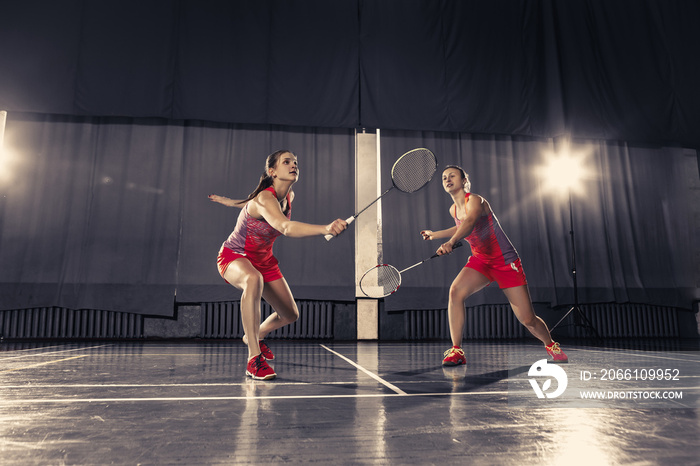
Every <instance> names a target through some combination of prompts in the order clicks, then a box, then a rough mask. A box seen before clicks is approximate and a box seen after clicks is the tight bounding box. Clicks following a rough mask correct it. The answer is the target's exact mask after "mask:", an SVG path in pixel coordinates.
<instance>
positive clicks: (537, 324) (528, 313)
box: [503, 285, 552, 345]
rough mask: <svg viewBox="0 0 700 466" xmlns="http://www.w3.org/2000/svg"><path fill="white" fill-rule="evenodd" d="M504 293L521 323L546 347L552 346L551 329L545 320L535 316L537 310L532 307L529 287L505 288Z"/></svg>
mask: <svg viewBox="0 0 700 466" xmlns="http://www.w3.org/2000/svg"><path fill="white" fill-rule="evenodd" d="M503 292H504V293H505V295H506V297H507V298H508V301H509V302H510V306H511V307H512V308H513V312H514V313H515V316H516V317H517V318H518V320H519V321H520V323H522V324H523V325H524V326H525V327H526V328H527V329H528V330H529V331H530V333H532V334H533V335H534V336H535V337H537V338H538V339H539V340H540V341H541V342H542V343H544V344H545V345H549V344H551V343H552V336H551V335H550V334H549V329H548V328H547V324H545V323H544V320H542V319H541V318H539V317H538V316H537V315H536V314H535V309H534V308H533V307H532V300H531V299H530V290H529V289H528V287H527V285H523V286H516V287H513V288H505V289H504V290H503Z"/></svg>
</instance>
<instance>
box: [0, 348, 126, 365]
mask: <svg viewBox="0 0 700 466" xmlns="http://www.w3.org/2000/svg"><path fill="white" fill-rule="evenodd" d="M105 346H114V345H112V344H109V345H97V346H86V347H84V348H74V349H68V350H61V351H48V352H45V353H34V354H23V355H20V356H10V357H8V358H0V361H8V360H10V359H21V358H33V357H37V356H46V355H47V354H58V353H70V352H72V351H83V350H88V349H94V348H104V347H105ZM35 349H39V348H35Z"/></svg>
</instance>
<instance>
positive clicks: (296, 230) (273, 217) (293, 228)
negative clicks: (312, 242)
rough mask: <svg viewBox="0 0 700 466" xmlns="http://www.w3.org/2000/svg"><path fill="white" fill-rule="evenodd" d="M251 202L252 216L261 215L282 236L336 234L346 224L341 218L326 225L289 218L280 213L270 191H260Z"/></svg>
mask: <svg viewBox="0 0 700 466" xmlns="http://www.w3.org/2000/svg"><path fill="white" fill-rule="evenodd" d="M251 202H252V204H251V206H250V207H249V209H250V214H251V215H253V216H254V217H256V216H261V217H263V218H264V219H265V221H266V222H267V223H269V224H270V225H271V226H272V228H274V229H275V230H277V231H279V232H280V233H282V234H283V235H284V236H289V237H292V238H301V237H304V236H316V235H328V234H331V235H333V236H338V235H339V234H340V233H342V232H343V230H345V229H346V228H347V226H348V224H347V222H346V221H345V220H342V219H336V220H334V221H333V222H331V223H329V224H328V225H314V224H311V223H302V222H295V221H292V220H289V219H288V218H287V216H286V215H284V214H283V213H282V209H281V207H280V204H279V202H277V198H275V196H273V195H272V193H271V192H270V191H263V192H261V193H260V194H258V196H257V197H256V198H255V199H254V200H253V201H251Z"/></svg>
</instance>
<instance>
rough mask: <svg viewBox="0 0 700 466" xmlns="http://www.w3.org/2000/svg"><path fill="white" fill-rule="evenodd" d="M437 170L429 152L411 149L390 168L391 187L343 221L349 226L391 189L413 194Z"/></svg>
mask: <svg viewBox="0 0 700 466" xmlns="http://www.w3.org/2000/svg"><path fill="white" fill-rule="evenodd" d="M436 170H437V159H436V158H435V154H433V153H432V152H431V151H430V150H428V149H424V148H420V149H413V150H410V151H408V152H406V153H405V154H403V155H402V156H401V157H399V158H398V159H397V160H396V162H395V163H394V166H393V167H391V187H390V188H389V189H387V190H386V191H384V192H383V193H382V195H381V196H379V197H378V198H376V199H375V200H374V201H372V202H370V203H369V204H368V205H367V206H366V207H365V208H364V209H362V210H361V211H359V212H357V213H356V214H355V215H353V216H352V217H349V218H347V219H346V220H345V221H346V222H347V223H348V224H351V223H352V222H354V221H355V219H356V218H357V216H358V215H360V214H361V213H362V212H364V211H365V210H367V209H368V208H369V207H370V206H372V205H373V204H374V203H375V202H377V201H378V200H379V199H381V198H382V197H384V195H385V194H387V193H388V192H389V191H391V190H392V189H394V188H396V189H398V190H399V191H403V192H405V193H413V192H416V191H418V190H419V189H420V188H422V187H423V186H425V185H426V184H428V182H429V181H430V180H431V179H432V178H433V175H434V174H435V171H436ZM325 238H326V241H330V240H331V239H333V235H330V234H329V235H325Z"/></svg>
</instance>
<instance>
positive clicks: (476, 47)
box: [0, 0, 700, 147]
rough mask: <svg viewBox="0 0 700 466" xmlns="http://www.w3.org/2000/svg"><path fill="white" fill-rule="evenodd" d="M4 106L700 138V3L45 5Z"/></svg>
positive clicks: (3, 88) (5, 42)
mask: <svg viewBox="0 0 700 466" xmlns="http://www.w3.org/2000/svg"><path fill="white" fill-rule="evenodd" d="M0 11H2V14H1V15H0V70H2V73H0V109H4V110H8V111H10V112H11V113H12V112H37V113H57V114H68V115H89V116H107V115H115V116H128V117H161V118H166V119H175V120H205V121H220V122H225V123H245V124H279V125H291V126H305V127H345V128H354V127H367V128H391V129H403V130H407V129H408V130H418V131H427V130H430V131H449V132H462V133H470V134H476V133H483V134H504V135H521V136H522V135H524V136H535V137H557V136H559V135H561V134H564V133H568V134H570V135H571V136H573V137H575V138H594V139H605V140H625V141H635V142H653V143H656V144H666V143H668V142H671V143H679V144H681V145H685V146H690V147H699V146H700V132H698V131H697V128H698V127H700V88H699V87H698V86H697V83H698V82H700V62H699V61H698V59H697V57H698V56H700V29H699V28H698V27H697V20H698V18H700V2H697V1H695V0H616V1H609V2H604V1H597V0H568V1H559V0H519V1H518V0H491V1H482V0H463V1H453V0H381V1H377V0H333V1H328V0H285V1H277V0H258V1H254V2H252V1H251V2H235V1H229V0H197V1H195V0H151V1H147V2H143V1H137V0H101V1H90V0H59V1H54V2H46V1H42V0H26V1H21V2H19V1H13V2H9V1H5V2H3V4H2V8H0Z"/></svg>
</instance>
